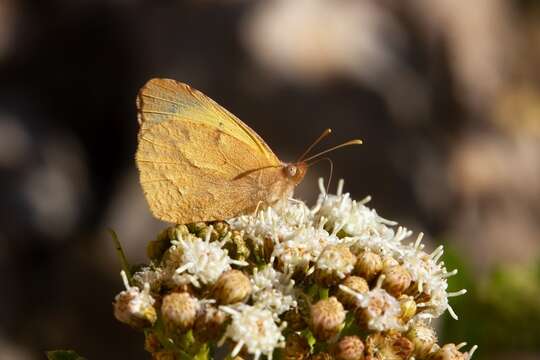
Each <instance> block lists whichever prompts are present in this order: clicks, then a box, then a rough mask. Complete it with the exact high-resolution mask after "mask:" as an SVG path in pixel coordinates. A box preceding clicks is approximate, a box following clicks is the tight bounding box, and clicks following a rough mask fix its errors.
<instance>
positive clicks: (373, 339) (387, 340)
mask: <svg viewBox="0 0 540 360" xmlns="http://www.w3.org/2000/svg"><path fill="white" fill-rule="evenodd" d="M412 351H413V344H412V342H411V341H410V340H408V339H407V338H405V337H404V336H402V335H401V334H399V333H392V332H391V333H375V334H371V335H369V336H368V337H367V339H366V359H381V360H402V359H408V358H409V357H410V355H411V353H412Z"/></svg>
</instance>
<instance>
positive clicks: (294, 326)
mask: <svg viewBox="0 0 540 360" xmlns="http://www.w3.org/2000/svg"><path fill="white" fill-rule="evenodd" d="M283 318H284V320H285V321H286V322H287V329H289V330H291V331H301V330H304V329H305V328H306V321H305V320H304V316H302V314H301V313H300V310H299V309H298V308H294V309H291V310H289V311H287V312H285V314H283Z"/></svg>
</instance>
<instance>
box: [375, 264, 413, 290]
mask: <svg viewBox="0 0 540 360" xmlns="http://www.w3.org/2000/svg"><path fill="white" fill-rule="evenodd" d="M383 274H384V275H385V278H384V282H383V285H382V287H383V288H384V289H385V290H386V291H388V292H389V293H390V294H392V295H393V296H395V297H399V296H400V295H401V294H403V293H404V292H405V290H407V289H408V288H409V286H410V285H411V281H412V278H411V274H410V273H409V271H407V269H405V267H403V266H401V265H397V266H391V267H385V268H384V270H383Z"/></svg>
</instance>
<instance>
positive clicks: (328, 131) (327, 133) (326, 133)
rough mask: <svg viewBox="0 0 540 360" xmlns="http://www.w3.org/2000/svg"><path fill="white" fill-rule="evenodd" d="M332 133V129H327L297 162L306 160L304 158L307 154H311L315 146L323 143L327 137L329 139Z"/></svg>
mask: <svg viewBox="0 0 540 360" xmlns="http://www.w3.org/2000/svg"><path fill="white" fill-rule="evenodd" d="M331 133H332V129H326V130H324V131H323V132H322V134H321V135H319V137H318V138H317V140H315V141H314V142H313V143H312V144H311V145H309V146H308V148H307V150H306V151H304V153H303V154H302V155H301V156H300V157H299V158H298V160H296V162H300V161H302V160H304V158H305V157H306V155H307V154H309V152H310V151H311V150H312V149H313V148H314V147H315V145H317V144H318V143H320V142H321V140H322V139H324V138H325V137H327V136H328V135H330V134H331Z"/></svg>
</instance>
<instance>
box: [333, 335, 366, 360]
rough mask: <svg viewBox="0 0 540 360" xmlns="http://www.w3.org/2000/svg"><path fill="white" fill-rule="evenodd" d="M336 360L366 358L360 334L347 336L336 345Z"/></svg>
mask: <svg viewBox="0 0 540 360" xmlns="http://www.w3.org/2000/svg"><path fill="white" fill-rule="evenodd" d="M334 357H335V358H336V360H361V359H363V358H364V343H363V342H362V340H360V338H359V337H358V336H345V337H344V338H342V339H341V340H339V342H338V343H337V344H336V346H335V347H334Z"/></svg>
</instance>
